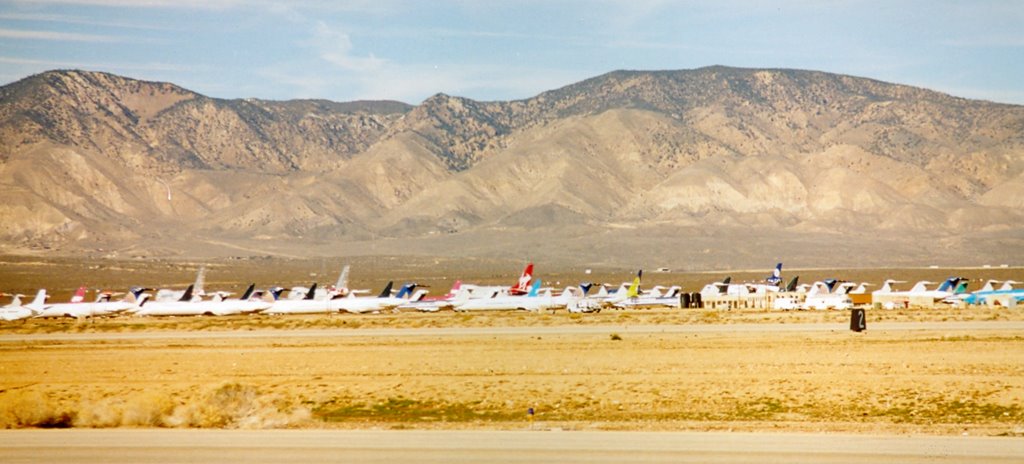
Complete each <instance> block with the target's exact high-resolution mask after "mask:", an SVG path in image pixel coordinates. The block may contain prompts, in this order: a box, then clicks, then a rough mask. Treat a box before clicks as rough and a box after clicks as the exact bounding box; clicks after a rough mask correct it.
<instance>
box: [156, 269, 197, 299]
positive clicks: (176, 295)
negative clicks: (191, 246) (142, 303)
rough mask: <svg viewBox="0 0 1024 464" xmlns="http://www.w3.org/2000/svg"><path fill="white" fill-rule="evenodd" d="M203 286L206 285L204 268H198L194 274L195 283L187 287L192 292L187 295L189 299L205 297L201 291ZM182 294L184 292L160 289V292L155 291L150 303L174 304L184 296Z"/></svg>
mask: <svg viewBox="0 0 1024 464" xmlns="http://www.w3.org/2000/svg"><path fill="white" fill-rule="evenodd" d="M205 284H206V266H199V271H198V272H196V281H195V283H193V284H192V285H190V286H189V287H190V288H191V289H192V291H191V292H190V293H189V297H190V298H191V297H193V296H194V297H198V298H201V297H203V296H205V295H206V292H205V290H204V289H203V286H204V285H205ZM184 294H185V292H184V291H181V290H170V289H165V288H162V289H160V290H157V291H156V294H155V295H153V301H152V302H163V301H173V302H176V301H180V300H181V297H182V295H184Z"/></svg>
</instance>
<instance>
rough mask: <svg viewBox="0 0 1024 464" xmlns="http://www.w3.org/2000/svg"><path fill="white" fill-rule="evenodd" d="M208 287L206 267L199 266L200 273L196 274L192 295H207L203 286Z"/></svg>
mask: <svg viewBox="0 0 1024 464" xmlns="http://www.w3.org/2000/svg"><path fill="white" fill-rule="evenodd" d="M204 285H206V266H199V273H197V274H196V283H194V284H192V293H193V294H195V295H199V296H203V295H206V291H204V290H203V286H204Z"/></svg>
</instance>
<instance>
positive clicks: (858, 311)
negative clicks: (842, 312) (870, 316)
mask: <svg viewBox="0 0 1024 464" xmlns="http://www.w3.org/2000/svg"><path fill="white" fill-rule="evenodd" d="M867 328H868V324H867V316H866V314H865V312H864V308H853V309H851V310H850V330H852V331H854V332H862V331H864V330H867Z"/></svg>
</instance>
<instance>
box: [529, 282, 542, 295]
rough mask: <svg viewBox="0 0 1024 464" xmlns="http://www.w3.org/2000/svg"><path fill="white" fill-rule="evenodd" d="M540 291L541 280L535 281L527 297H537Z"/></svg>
mask: <svg viewBox="0 0 1024 464" xmlns="http://www.w3.org/2000/svg"><path fill="white" fill-rule="evenodd" d="M538 291H540V279H536V280H534V281H533V285H531V286H530V292H529V293H527V294H526V296H537V292H538Z"/></svg>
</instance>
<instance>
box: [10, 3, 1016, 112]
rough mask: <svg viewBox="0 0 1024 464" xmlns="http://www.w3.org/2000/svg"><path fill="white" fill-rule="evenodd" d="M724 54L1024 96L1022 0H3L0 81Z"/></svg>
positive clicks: (277, 86)
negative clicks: (74, 74)
mask: <svg viewBox="0 0 1024 464" xmlns="http://www.w3.org/2000/svg"><path fill="white" fill-rule="evenodd" d="M711 65H726V66H736V67H745V68H795V69H811V70H818V71H826V72H833V73H840V74H849V75H854V76H861V77H869V78H873V79H878V80H882V81H887V82H895V83H900V84H908V85H913V86H918V87H925V88H929V89H933V90H938V91H941V92H945V93H949V94H952V95H955V96H960V97H967V98H978V99H985V100H991V101H997V102H1004V103H1016V104H1024V1H1020V0H1005V1H998V0H978V1H966V0H965V1H947V0H924V1H913V0H907V1H901V0H888V1H874V0H870V1H869V0H788V1H786V0H782V1H742V0H692V1H682V0H680V1H667V0H662V1H659V0H603V1H602V0H593V1H583V0H538V1H534V0H522V1H495V0H492V1H485V0H451V1H446V0H424V1H412V0H409V1H402V0H352V1H344V0H342V1H311V0H292V1H285V0H258V1H243V0H135V1H132V0H39V1H29V0H25V1H18V0H0V84H7V83H10V82H14V81H17V80H19V79H22V78H24V77H27V76H30V75H32V74H36V73H39V72H43V71H46V70H51V69H86V70H93V71H105V72H111V73H115V74H120V75H124V76H128V77H132V78H137V79H145V80H152V81H166V82H172V83H175V84H177V85H180V86H182V87H185V88H187V89H189V90H192V91H196V92H199V93H201V94H204V95H207V96H210V97H218V98H250V97H251V98H261V99H273V100H286V99H293V98H324V99H329V100H334V101H351V100H367V99H374V100H384V99H386V100H399V101H403V102H406V103H410V104H417V103H419V102H421V101H423V100H424V99H426V98H428V97H430V96H431V95H434V94H436V93H445V94H449V95H456V96H461V97H468V98H472V99H475V100H484V101H492V100H516V99H523V98H529V97H532V96H535V95H537V94H539V93H541V92H543V91H546V90H552V89H556V88H559V87H563V86H566V85H569V84H572V83H574V82H578V81H581V80H584V79H587V78H590V77H595V76H598V75H601V74H604V73H607V72H610V71H614V70H620V69H631V70H666V69H694V68H700V67H704V66H711Z"/></svg>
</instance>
